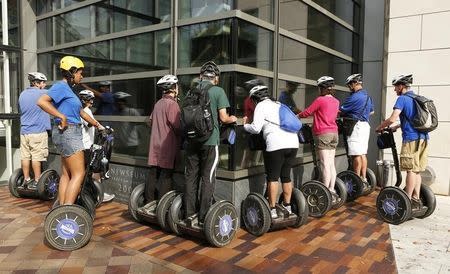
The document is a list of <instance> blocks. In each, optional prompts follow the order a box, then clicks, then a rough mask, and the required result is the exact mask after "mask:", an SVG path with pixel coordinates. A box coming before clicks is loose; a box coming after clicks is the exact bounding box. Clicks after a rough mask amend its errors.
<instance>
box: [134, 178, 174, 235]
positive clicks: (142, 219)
mask: <svg viewBox="0 0 450 274" xmlns="http://www.w3.org/2000/svg"><path fill="white" fill-rule="evenodd" d="M144 190H145V184H139V185H137V186H136V187H135V188H134V189H133V191H132V192H131V195H130V199H129V200H128V212H129V213H130V215H131V216H132V217H133V219H134V220H135V221H137V222H139V223H151V224H159V225H160V226H161V228H162V229H164V230H166V231H168V232H171V231H170V227H169V226H168V225H167V223H166V221H167V213H168V212H169V208H170V206H171V205H172V202H173V200H174V199H175V197H176V196H177V195H178V194H179V192H177V191H175V190H172V191H169V192H167V193H166V194H164V195H163V196H162V197H161V199H159V200H154V201H151V202H149V203H148V204H145V197H144Z"/></svg>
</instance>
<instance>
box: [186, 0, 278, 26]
mask: <svg viewBox="0 0 450 274" xmlns="http://www.w3.org/2000/svg"><path fill="white" fill-rule="evenodd" d="M178 6H179V8H178V13H179V18H180V19H185V18H194V17H200V16H209V15H214V14H217V13H220V12H225V11H229V10H232V9H233V6H235V7H236V9H238V10H241V11H243V12H245V13H248V14H250V15H252V16H255V17H257V18H260V19H262V20H265V21H268V22H270V23H272V20H273V10H274V9H273V1H272V0H259V1H248V0H234V1H233V0H208V1H192V0H179V1H178Z"/></svg>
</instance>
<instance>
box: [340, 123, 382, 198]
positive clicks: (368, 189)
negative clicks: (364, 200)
mask: <svg viewBox="0 0 450 274" xmlns="http://www.w3.org/2000/svg"><path fill="white" fill-rule="evenodd" d="M336 123H337V125H338V129H339V133H341V134H342V137H343V140H344V147H345V154H346V155H347V162H348V169H347V170H344V171H342V172H339V173H338V174H337V177H338V178H339V179H341V180H342V181H343V182H344V184H345V186H346V189H347V201H354V200H355V199H356V198H358V197H360V196H365V195H369V194H370V193H372V192H373V191H374V189H375V186H376V184H377V178H376V176H375V173H374V172H373V171H372V170H371V169H370V168H367V169H366V179H367V183H365V182H363V180H362V179H361V177H359V176H358V174H356V172H354V171H353V160H352V157H351V156H350V155H348V142H347V140H348V136H347V135H346V134H345V133H344V130H343V121H342V118H341V119H337V120H336Z"/></svg>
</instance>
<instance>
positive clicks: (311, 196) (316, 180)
mask: <svg viewBox="0 0 450 274" xmlns="http://www.w3.org/2000/svg"><path fill="white" fill-rule="evenodd" d="M299 140H300V143H303V144H307V143H309V144H310V146H311V154H312V159H313V164H314V173H313V179H312V180H310V181H307V182H305V183H303V184H302V186H301V187H300V190H301V192H302V193H303V195H304V196H305V198H306V202H307V204H308V207H309V216H311V217H322V216H323V215H325V214H326V213H327V212H328V211H329V210H330V209H332V208H334V209H336V208H339V207H341V206H342V205H343V204H344V203H345V201H346V200H347V188H346V187H345V184H344V182H343V181H342V180H341V179H339V178H338V177H336V182H335V185H334V189H335V191H336V194H337V195H338V197H339V199H336V201H335V202H333V199H332V194H331V191H330V190H329V189H328V188H327V187H326V186H325V185H324V184H323V183H322V182H320V174H321V172H320V166H319V162H318V159H317V155H316V144H315V142H314V138H313V136H312V129H311V126H309V125H306V124H303V127H302V129H301V131H300V138H299Z"/></svg>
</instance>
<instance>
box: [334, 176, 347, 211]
mask: <svg viewBox="0 0 450 274" xmlns="http://www.w3.org/2000/svg"><path fill="white" fill-rule="evenodd" d="M334 190H335V191H336V193H337V195H338V196H339V198H341V201H340V202H338V203H335V204H334V205H333V208H340V207H341V206H343V205H344V204H345V201H347V200H348V199H347V193H348V192H347V187H346V185H345V183H344V182H343V181H342V180H341V179H339V178H336V182H335V183H334Z"/></svg>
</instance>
